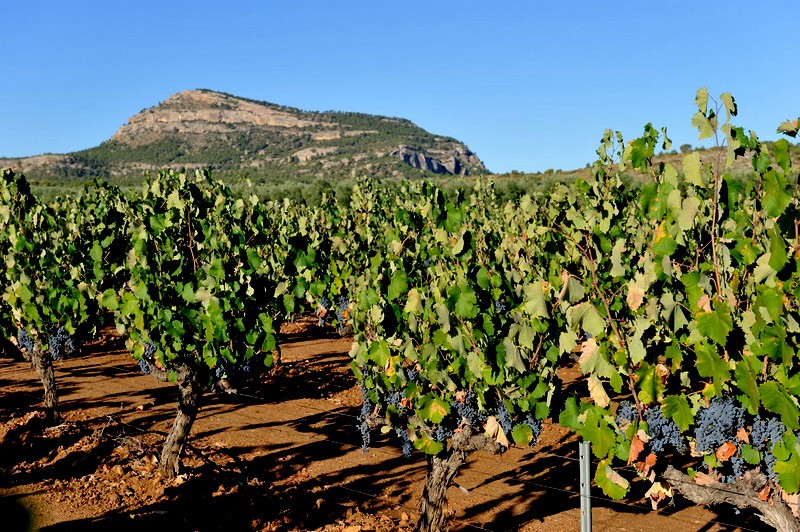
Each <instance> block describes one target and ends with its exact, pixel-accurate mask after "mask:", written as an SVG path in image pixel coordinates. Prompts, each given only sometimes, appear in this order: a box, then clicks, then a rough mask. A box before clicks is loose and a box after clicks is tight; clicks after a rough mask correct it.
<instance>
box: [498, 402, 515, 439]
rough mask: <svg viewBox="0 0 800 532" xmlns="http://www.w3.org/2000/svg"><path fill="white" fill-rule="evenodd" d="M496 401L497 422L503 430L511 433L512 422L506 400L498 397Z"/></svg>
mask: <svg viewBox="0 0 800 532" xmlns="http://www.w3.org/2000/svg"><path fill="white" fill-rule="evenodd" d="M497 403H498V404H497V422H498V423H499V424H500V427H502V429H503V432H505V433H506V434H511V429H512V428H513V427H514V422H513V421H512V420H511V414H510V413H509V412H508V408H507V407H506V402H505V401H503V400H502V399H500V400H498V402H497Z"/></svg>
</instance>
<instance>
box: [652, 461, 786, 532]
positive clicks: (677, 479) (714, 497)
mask: <svg viewBox="0 0 800 532" xmlns="http://www.w3.org/2000/svg"><path fill="white" fill-rule="evenodd" d="M663 478H664V479H665V480H667V481H668V482H670V484H672V487H673V488H674V489H675V490H676V491H679V492H680V493H681V494H682V495H683V496H684V497H686V498H687V499H689V500H690V501H692V502H693V503H695V504H702V505H705V506H712V505H715V504H720V503H727V504H732V505H733V506H735V507H737V508H753V509H754V510H756V511H757V512H758V513H759V518H760V519H761V520H762V521H764V522H765V523H766V524H768V525H770V526H772V527H775V530H777V531H778V532H800V521H798V520H797V518H796V517H795V516H794V515H792V511H791V510H790V509H789V507H788V506H786V504H784V503H783V501H782V500H781V497H780V495H779V494H777V493H776V492H773V493H772V495H771V496H770V497H769V498H768V500H766V501H762V500H761V499H759V498H758V493H759V491H760V490H761V488H763V487H764V486H765V485H766V482H767V478H766V477H765V476H764V475H763V474H760V473H759V474H752V475H745V477H744V478H742V479H739V480H737V481H735V482H734V483H733V484H720V483H718V482H715V483H713V484H709V485H702V486H701V485H699V484H696V483H695V482H694V481H693V480H692V479H691V477H689V475H687V474H685V473H682V472H680V471H678V470H677V469H675V468H674V467H672V466H668V467H667V470H666V471H665V472H664V474H663Z"/></svg>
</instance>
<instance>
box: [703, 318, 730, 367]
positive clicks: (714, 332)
mask: <svg viewBox="0 0 800 532" xmlns="http://www.w3.org/2000/svg"><path fill="white" fill-rule="evenodd" d="M715 306H716V309H715V310H714V312H701V313H700V314H698V315H697V330H698V331H699V332H700V334H702V335H703V336H705V337H707V338H711V339H712V340H714V341H715V342H716V343H718V344H719V345H721V346H724V345H725V342H726V340H727V339H728V334H729V333H730V332H731V331H732V330H733V319H732V318H731V312H730V309H729V308H728V306H727V305H724V304H721V303H718V304H717V305H715ZM706 376H710V375H706Z"/></svg>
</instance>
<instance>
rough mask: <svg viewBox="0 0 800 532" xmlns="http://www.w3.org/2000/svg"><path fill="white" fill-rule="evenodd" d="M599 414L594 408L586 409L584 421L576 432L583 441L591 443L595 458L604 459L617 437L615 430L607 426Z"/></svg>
mask: <svg viewBox="0 0 800 532" xmlns="http://www.w3.org/2000/svg"><path fill="white" fill-rule="evenodd" d="M599 412H605V411H604V410H600V411H599ZM599 412H598V410H596V407H592V408H590V409H588V410H587V411H586V421H585V422H584V423H583V427H581V429H580V430H579V431H578V432H579V433H580V435H581V436H583V438H584V439H585V440H587V441H590V442H591V443H592V452H593V453H594V455H595V456H596V457H597V458H605V457H606V456H608V453H609V451H610V450H611V449H612V448H613V447H614V442H615V441H616V439H617V437H616V431H615V429H614V428H612V427H610V426H609V425H608V423H607V422H606V420H605V419H604V418H603V417H602V416H601V414H600V413H599Z"/></svg>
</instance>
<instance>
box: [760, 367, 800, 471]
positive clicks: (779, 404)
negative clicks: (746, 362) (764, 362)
mask: <svg viewBox="0 0 800 532" xmlns="http://www.w3.org/2000/svg"><path fill="white" fill-rule="evenodd" d="M758 391H759V392H760V393H761V400H762V401H763V402H764V406H765V407H767V410H769V411H770V412H774V413H776V414H778V415H779V416H781V421H783V423H784V425H786V427H787V428H789V429H791V430H797V429H800V422H798V419H800V409H798V408H797V405H796V404H795V402H794V401H792V398H791V397H790V396H789V394H788V393H787V392H786V388H784V387H783V386H781V384H780V383H777V382H775V381H767V382H765V383H764V384H762V385H761V386H759V387H758ZM799 469H800V468H799ZM798 474H800V471H798Z"/></svg>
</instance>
